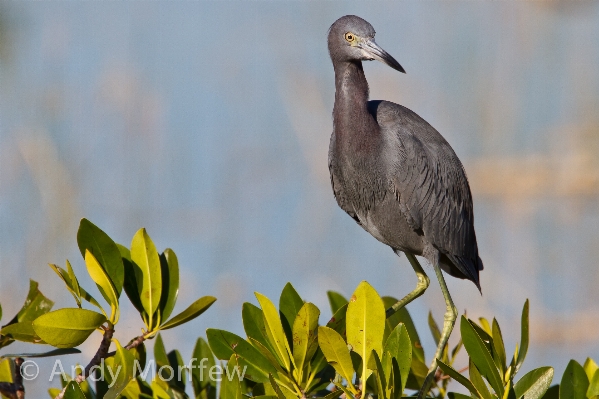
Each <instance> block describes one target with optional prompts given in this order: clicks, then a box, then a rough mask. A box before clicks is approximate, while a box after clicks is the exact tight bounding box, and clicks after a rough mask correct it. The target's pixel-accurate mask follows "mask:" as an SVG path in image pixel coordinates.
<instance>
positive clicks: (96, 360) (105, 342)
mask: <svg viewBox="0 0 599 399" xmlns="http://www.w3.org/2000/svg"><path fill="white" fill-rule="evenodd" d="M113 335H114V327H113V326H110V327H107V328H105V329H104V337H103V338H102V343H101V344H100V347H99V348H98V351H97V352H96V354H95V355H94V357H93V358H92V360H91V361H90V362H89V364H88V365H87V366H86V367H85V369H84V370H83V372H82V373H81V374H79V375H78V376H77V377H76V378H75V382H77V384H81V383H82V382H83V381H85V379H86V378H87V377H89V373H90V371H91V369H92V368H93V367H95V366H98V365H99V364H100V363H101V362H102V359H106V358H108V357H112V356H114V355H115V353H116V352H110V353H109V352H108V349H109V348H110V343H111V342H112V336H113ZM145 340H146V337H144V336H143V335H140V336H139V337H135V338H133V339H132V340H131V342H129V343H128V344H127V346H125V349H127V350H131V349H133V348H137V347H138V346H139V345H141V344H142V343H143V342H144V341H145ZM0 384H1V383H0ZM0 390H1V386H0ZM65 391H66V388H64V389H63V390H62V391H61V392H60V394H58V396H57V397H56V398H54V399H63V398H64V394H65ZM11 399H12V398H11ZM17 399H22V398H17Z"/></svg>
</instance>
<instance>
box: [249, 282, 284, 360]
mask: <svg viewBox="0 0 599 399" xmlns="http://www.w3.org/2000/svg"><path fill="white" fill-rule="evenodd" d="M254 294H255V295H256V298H257V299H258V302H259V303H260V307H261V308H262V313H263V314H264V326H265V327H266V334H267V337H268V340H269V341H270V344H271V346H272V347H273V349H274V350H275V353H276V355H277V358H278V359H279V360H280V361H281V362H282V365H283V366H284V367H285V369H286V370H291V368H290V363H289V352H291V351H290V349H289V344H288V342H287V338H286V337H285V333H284V332H283V325H282V324H281V319H279V312H277V309H276V308H275V305H274V304H273V303H272V302H271V301H270V299H268V298H267V297H265V296H264V295H262V294H260V293H259V292H255V293H254Z"/></svg>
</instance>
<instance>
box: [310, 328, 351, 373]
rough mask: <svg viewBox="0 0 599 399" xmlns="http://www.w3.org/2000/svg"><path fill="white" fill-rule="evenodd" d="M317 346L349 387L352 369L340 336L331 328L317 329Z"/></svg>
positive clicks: (347, 351) (345, 345)
mask: <svg viewBox="0 0 599 399" xmlns="http://www.w3.org/2000/svg"><path fill="white" fill-rule="evenodd" d="M318 345H319V346H320V349H321V350H322V353H323V354H324V356H325V358H326V359H327V361H328V362H329V364H330V365H331V366H333V367H334V368H335V370H336V371H337V373H339V375H340V376H341V377H343V378H345V379H346V380H347V381H348V384H350V385H351V379H352V376H353V374H354V367H353V364H352V361H351V357H350V356H349V349H347V344H346V343H345V341H344V340H343V338H342V337H341V335H339V333H337V332H336V331H335V330H333V329H332V328H329V327H318Z"/></svg>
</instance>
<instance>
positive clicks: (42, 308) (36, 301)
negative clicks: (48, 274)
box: [9, 280, 54, 324]
mask: <svg viewBox="0 0 599 399" xmlns="http://www.w3.org/2000/svg"><path fill="white" fill-rule="evenodd" d="M52 306H54V302H52V301H51V300H49V299H48V298H46V297H45V296H44V294H42V292H41V291H40V290H39V288H38V283H37V282H36V281H33V280H29V292H28V293H27V298H26V299H25V303H24V304H23V307H22V308H21V310H19V313H17V315H16V317H15V318H13V320H11V322H10V323H9V324H12V323H16V322H23V321H33V320H35V319H37V318H38V317H39V316H41V315H43V314H46V313H48V312H49V311H50V309H52Z"/></svg>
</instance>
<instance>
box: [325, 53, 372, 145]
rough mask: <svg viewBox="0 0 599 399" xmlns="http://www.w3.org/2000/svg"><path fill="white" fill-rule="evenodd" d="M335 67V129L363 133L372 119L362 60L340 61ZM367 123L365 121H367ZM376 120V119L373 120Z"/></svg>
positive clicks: (339, 131)
mask: <svg viewBox="0 0 599 399" xmlns="http://www.w3.org/2000/svg"><path fill="white" fill-rule="evenodd" d="M334 68H335V106H334V110H333V121H334V124H335V131H337V132H338V133H340V134H342V132H352V133H356V134H360V133H363V132H361V130H362V129H367V128H368V126H367V125H370V123H368V122H370V119H373V118H372V116H371V115H370V113H369V112H368V82H367V81H366V76H365V75H364V69H363V68H362V62H361V61H350V62H339V63H337V64H335V65H334ZM366 121H368V122H367V123H366V125H365V123H364V122H366ZM372 122H374V120H372Z"/></svg>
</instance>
